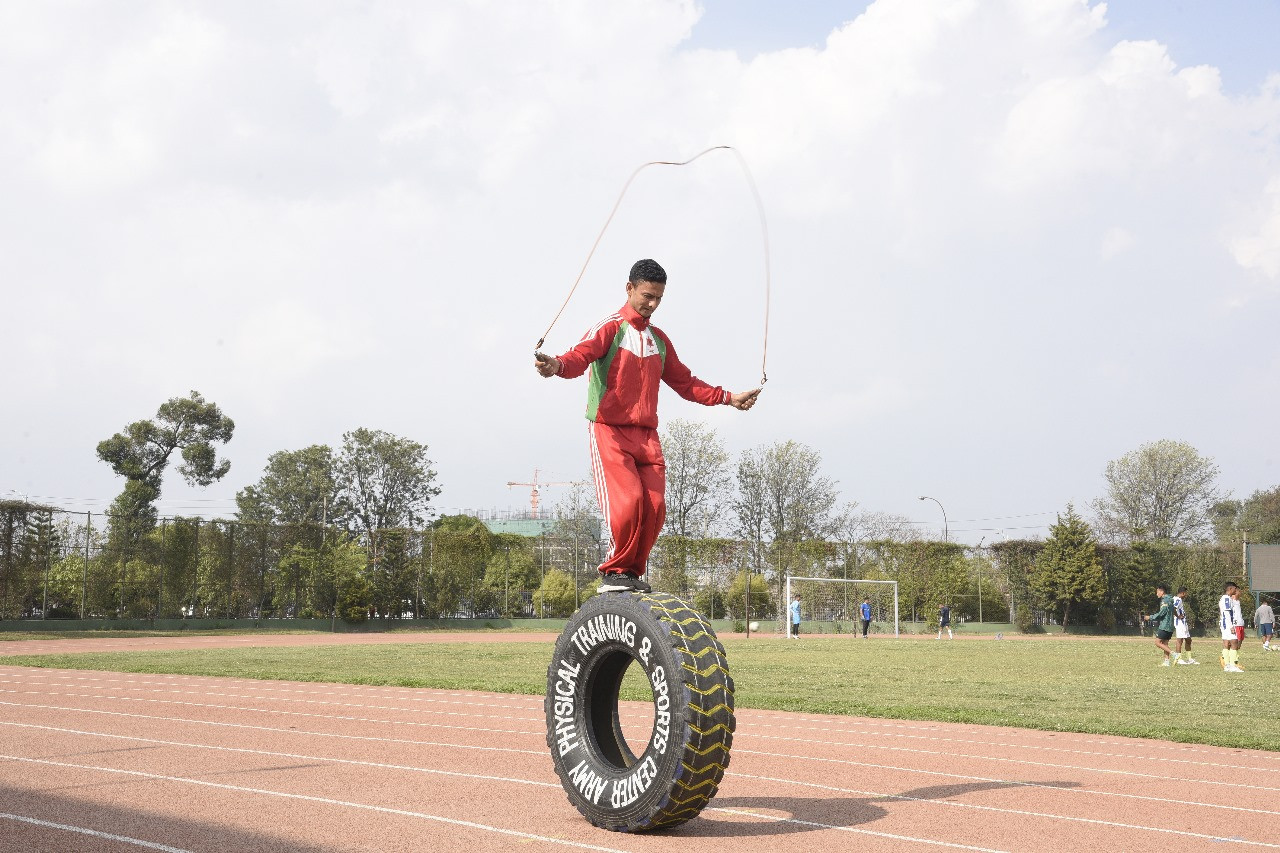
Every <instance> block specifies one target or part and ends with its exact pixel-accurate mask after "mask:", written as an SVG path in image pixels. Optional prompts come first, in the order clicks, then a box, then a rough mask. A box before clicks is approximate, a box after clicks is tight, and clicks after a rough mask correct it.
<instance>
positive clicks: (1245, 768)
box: [735, 723, 1280, 773]
mask: <svg viewBox="0 0 1280 853" xmlns="http://www.w3.org/2000/svg"><path fill="white" fill-rule="evenodd" d="M756 728H768V729H795V730H797V731H803V732H815V731H820V732H823V733H824V734H832V733H835V734H850V735H874V736H875V737H894V738H907V739H911V740H927V741H930V742H934V743H939V742H941V743H963V744H969V745H971V746H997V747H1000V748H1002V749H1028V750H1037V751H1042V752H1059V753H1065V754H1068V755H1089V756H1096V757H1099V758H1123V759H1125V760H1126V761H1166V762H1172V763H1176V764H1190V765H1192V766H1195V767H1212V768H1215V769H1219V770H1239V771H1240V772H1242V773H1255V772H1263V773H1280V767H1264V766H1259V765H1247V764H1227V763H1225V762H1223V761H1222V760H1221V759H1222V758H1224V757H1226V756H1227V755H1234V754H1237V753H1234V752H1231V751H1230V750H1233V749H1235V748H1234V747H1219V749H1221V750H1222V752H1223V754H1221V755H1219V756H1218V757H1217V759H1216V760H1193V759H1190V758H1166V757H1164V756H1160V755H1139V754H1137V753H1125V752H1097V751H1094V750H1088V749H1070V748H1068V747H1063V746H1042V745H1038V744H1025V743H1009V742H1005V741H1000V742H997V741H986V740H974V739H970V738H952V737H944V736H941V735H936V734H935V735H927V734H904V733H902V732H874V733H873V732H863V731H859V730H858V729H841V728H832V727H831V726H821V727H818V726H784V725H772V724H765V725H761V724H758V723H757V724H755V725H752V726H750V727H749V729H748V733H749V736H753V737H755V736H758V737H771V738H775V739H778V740H804V741H807V740H808V738H788V737H786V736H784V735H756V734H755V733H754V731H751V730H753V729H756ZM738 733H743V726H738V730H737V732H735V734H738ZM848 746H851V747H860V746H862V743H861V742H858V743H849V744H848ZM1139 747H1140V748H1144V749H1145V748H1146V744H1140V745H1135V748H1139ZM1166 748H1167V747H1166ZM1266 758H1268V759H1270V758H1271V756H1266Z"/></svg>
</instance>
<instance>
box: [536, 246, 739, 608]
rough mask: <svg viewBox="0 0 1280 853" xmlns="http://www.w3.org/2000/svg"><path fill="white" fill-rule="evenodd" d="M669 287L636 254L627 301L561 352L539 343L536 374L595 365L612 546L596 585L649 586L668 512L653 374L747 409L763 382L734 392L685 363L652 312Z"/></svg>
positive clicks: (698, 396) (600, 488)
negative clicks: (648, 571) (648, 567)
mask: <svg viewBox="0 0 1280 853" xmlns="http://www.w3.org/2000/svg"><path fill="white" fill-rule="evenodd" d="M666 287H667V273H666V271H665V270H663V269H662V267H660V266H659V265H658V264H657V262H655V261H652V260H648V259H646V260H642V261H636V263H635V265H634V266H632V267H631V274H630V276H628V278H627V304H626V305H623V306H622V308H621V309H619V310H618V311H617V313H615V314H611V315H609V316H608V317H606V318H604V319H603V320H601V321H600V322H599V323H596V324H595V326H593V327H592V328H591V329H590V330H588V331H587V334H586V335H585V336H583V338H582V340H581V341H580V342H579V343H578V344H577V346H575V347H574V348H573V349H571V350H569V351H568V352H566V353H564V354H563V355H560V356H555V357H553V356H548V355H543V354H542V353H536V354H535V356H534V367H535V368H537V370H538V373H539V374H541V375H542V376H544V377H545V376H563V377H564V378H566V379H572V378H574V377H577V376H581V375H582V374H583V373H585V372H587V369H588V368H590V370H591V377H590V382H589V385H588V388H587V420H588V421H590V424H589V429H590V443H591V474H592V477H593V478H594V479H595V484H596V498H597V499H598V500H599V501H600V510H601V512H603V513H604V520H605V524H607V525H608V527H609V532H610V534H612V538H613V547H612V548H611V549H610V551H609V554H608V555H607V556H606V557H605V561H604V562H603V563H602V564H601V565H600V572H601V574H602V575H603V576H604V577H603V578H602V579H601V582H600V587H599V588H600V591H601V592H618V591H624V590H631V591H634V592H649V589H650V588H649V584H647V583H646V582H645V581H644V580H642V578H641V576H642V575H643V574H644V572H645V564H646V563H647V562H648V560H649V551H650V550H651V549H652V548H653V543H654V542H656V541H657V539H658V534H659V533H660V532H661V531H662V525H663V523H664V522H665V521H666V517H667V503H666V494H665V493H666V486H667V468H666V462H665V461H664V460H663V458H662V447H661V445H660V444H659V443H658V380H659V379H661V380H662V381H663V382H666V383H667V385H669V386H671V388H672V389H673V390H675V392H676V393H677V394H679V395H680V396H681V397H684V398H685V399H686V400H691V401H693V402H695V403H701V404H702V405H704V406H720V405H728V406H733V407H734V408H735V409H741V410H742V411H746V410H748V409H750V408H751V407H752V406H754V405H755V402H756V397H757V396H758V395H759V394H760V389H759V388H756V389H755V390H753V391H742V392H739V393H736V394H735V393H733V392H730V391H726V390H724V389H723V388H720V387H718V386H711V385H708V384H707V383H705V382H703V381H702V380H701V379H699V378H698V377H696V376H694V375H693V374H692V373H690V372H689V368H687V367H685V366H684V364H683V363H682V362H681V361H680V358H679V357H678V356H677V355H676V350H675V347H674V346H672V345H671V340H670V339H669V338H668V337H667V336H666V334H664V333H663V332H662V331H661V330H660V329H658V327H657V326H654V325H652V324H651V323H650V322H649V318H650V317H652V316H653V312H654V311H656V310H657V308H658V304H659V303H660V302H662V295H663V291H665V290H666Z"/></svg>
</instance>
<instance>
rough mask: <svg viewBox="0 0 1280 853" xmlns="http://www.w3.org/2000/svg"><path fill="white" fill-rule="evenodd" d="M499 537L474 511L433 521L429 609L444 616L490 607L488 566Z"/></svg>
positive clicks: (471, 613) (473, 612)
mask: <svg viewBox="0 0 1280 853" xmlns="http://www.w3.org/2000/svg"><path fill="white" fill-rule="evenodd" d="M496 541H497V539H496V537H495V535H494V534H493V532H492V531H491V530H489V528H488V527H486V526H485V523H484V522H483V521H481V520H480V519H478V518H476V517H475V516H471V515H444V516H441V517H440V518H438V519H436V521H435V522H433V523H432V525H431V545H430V547H431V555H432V556H431V563H432V565H431V574H430V576H429V579H428V580H429V583H428V586H427V595H426V596H425V597H426V598H427V603H428V606H429V609H430V610H431V611H432V612H434V613H436V614H438V615H440V616H445V617H452V616H456V615H459V614H460V613H467V614H469V615H471V616H474V615H475V614H476V612H477V611H483V610H486V609H488V604H489V603H490V602H489V599H490V595H491V593H492V590H491V589H490V588H489V587H488V586H487V585H486V584H485V569H486V567H487V566H488V564H489V560H490V558H491V557H492V556H493V549H494V544H495V543H496Z"/></svg>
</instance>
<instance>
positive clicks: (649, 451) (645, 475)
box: [587, 422, 667, 575]
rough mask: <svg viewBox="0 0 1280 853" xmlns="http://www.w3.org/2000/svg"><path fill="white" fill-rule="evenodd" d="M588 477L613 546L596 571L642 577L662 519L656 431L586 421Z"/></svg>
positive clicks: (662, 475) (662, 478) (663, 476)
mask: <svg viewBox="0 0 1280 853" xmlns="http://www.w3.org/2000/svg"><path fill="white" fill-rule="evenodd" d="M587 426H588V429H589V430H590V440H591V476H592V477H593V478H594V479H595V481H596V499H597V500H599V501H600V511H601V512H602V513H603V514H604V523H605V524H606V525H608V527H609V533H610V534H611V536H612V538H613V547H612V548H611V549H610V550H609V553H608V554H607V555H605V559H604V562H603V563H601V564H600V571H602V572H630V573H632V574H635V575H642V574H644V571H645V564H646V563H647V562H648V561H649V551H650V550H652V548H653V543H654V542H656V541H658V534H659V533H660V532H662V525H663V523H664V522H665V521H666V519H667V499H666V488H667V463H666V460H665V459H663V458H662V445H661V444H660V443H659V442H658V431H657V430H656V429H652V428H650V427H640V426H609V425H608V424H598V423H594V422H589V423H588V424H587Z"/></svg>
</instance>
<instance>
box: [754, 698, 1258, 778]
mask: <svg viewBox="0 0 1280 853" xmlns="http://www.w3.org/2000/svg"><path fill="white" fill-rule="evenodd" d="M791 713H792V712H789V711H768V710H764V709H754V708H753V709H744V711H743V712H742V713H741V714H740V715H739V723H740V724H742V723H745V724H747V725H751V726H756V725H763V726H768V727H775V728H786V726H775V725H774V724H772V723H759V722H756V721H755V719H754V718H757V717H759V718H763V719H771V718H772V717H774V716H782V715H784V714H787V715H790V714H791ZM795 719H796V720H799V721H800V722H807V723H813V724H814V728H816V729H818V730H824V729H826V728H828V727H829V726H830V724H831V722H832V720H841V721H845V722H850V721H852V720H855V719H856V720H857V725H860V726H865V727H866V728H868V729H905V730H907V731H911V732H926V733H927V732H945V731H982V730H983V729H989V728H1008V729H1011V730H1014V731H1016V732H1017V733H1018V734H1019V736H1021V737H1027V738H1035V739H1037V740H1051V739H1053V738H1059V737H1069V738H1084V739H1083V740H1081V741H1080V743H1085V744H1097V745H1100V746H1112V747H1114V746H1116V745H1117V744H1120V743H1124V742H1125V741H1126V740H1129V739H1127V738H1124V736H1123V735H1112V736H1111V739H1109V740H1108V739H1105V738H1104V737H1102V736H1099V735H1096V734H1086V733H1084V732H1046V731H1043V730H1040V729H1028V728H1023V727H1019V726H987V725H983V726H975V725H966V724H963V723H949V722H943V721H931V720H919V721H912V720H906V721H902V722H897V723H886V722H880V721H876V720H871V719H869V718H866V717H860V718H854V717H839V716H837V715H831V716H829V717H806V716H800V715H795ZM797 728H800V727H798V726H797ZM851 731H855V732H856V731H857V730H851ZM858 733H861V732H858ZM876 733H877V732H874V731H868V732H866V734H876ZM921 736H922V737H927V736H928V735H927V734H926V735H921ZM1000 745H1003V744H1000ZM1143 748H1144V749H1161V750H1170V751H1175V752H1183V753H1187V752H1190V753H1198V754H1203V755H1206V756H1216V757H1220V756H1221V755H1222V753H1223V752H1224V751H1226V752H1228V753H1230V752H1234V751H1236V750H1243V751H1245V752H1256V750H1249V749H1245V748H1244V747H1234V746H1207V745H1203V744H1182V743H1180V744H1176V745H1175V744H1168V743H1160V742H1147V741H1144V742H1143ZM1207 763H1209V764H1213V765H1214V766H1217V765H1216V762H1212V761H1211V762H1207ZM1247 769H1253V768H1247Z"/></svg>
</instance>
